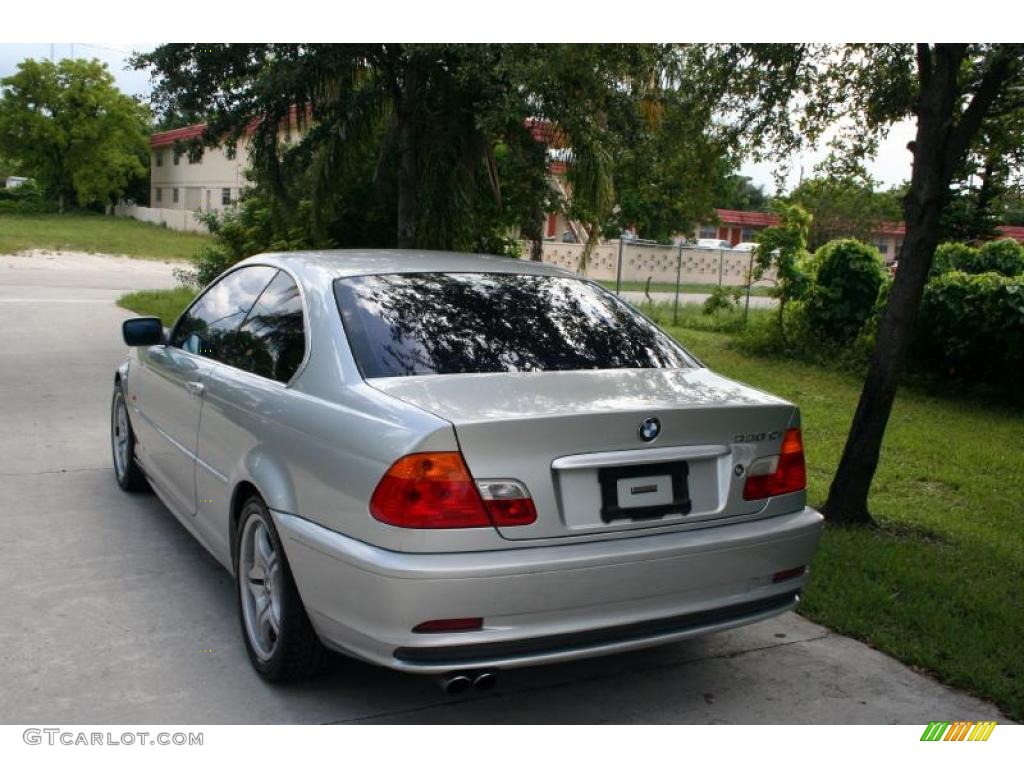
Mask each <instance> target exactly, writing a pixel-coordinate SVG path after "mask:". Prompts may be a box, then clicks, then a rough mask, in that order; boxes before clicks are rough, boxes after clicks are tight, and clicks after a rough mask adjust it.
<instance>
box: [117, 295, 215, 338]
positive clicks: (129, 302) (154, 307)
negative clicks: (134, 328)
mask: <svg viewBox="0 0 1024 768" xmlns="http://www.w3.org/2000/svg"><path fill="white" fill-rule="evenodd" d="M195 295H196V292H195V291H194V290H192V289H191V288H171V289H170V290H166V291H135V292H134V293H126V294H125V295H124V296H122V297H121V298H120V299H118V300H117V306H119V307H124V308H125V309H130V310H131V311H132V312H137V313H138V314H140V315H156V316H157V317H159V318H160V319H161V320H162V321H163V324H164V325H166V326H167V327H168V328H170V327H171V326H172V325H173V324H174V321H175V320H177V319H178V315H180V314H181V313H182V312H183V311H184V309H185V307H187V306H188V303H189V302H190V301H192V299H193V298H194V297H195Z"/></svg>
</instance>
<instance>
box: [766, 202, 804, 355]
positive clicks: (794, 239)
mask: <svg viewBox="0 0 1024 768" xmlns="http://www.w3.org/2000/svg"><path fill="white" fill-rule="evenodd" d="M774 208H775V212H776V213H777V214H778V216H779V223H778V224H776V225H774V226H771V227H766V228H765V229H762V230H761V231H760V232H759V233H758V234H757V237H756V240H757V250H755V251H754V256H755V260H754V279H755V280H760V279H762V278H763V277H764V275H765V273H766V272H767V271H768V270H769V269H771V268H772V267H774V268H775V287H774V289H773V294H774V295H775V297H776V298H778V300H779V314H778V322H779V335H780V336H781V337H782V338H783V339H785V337H786V328H785V325H784V323H783V320H784V318H785V313H786V305H787V304H788V303H789V302H791V301H793V300H795V299H800V298H802V297H803V296H804V294H805V293H806V291H807V286H808V279H807V274H806V273H805V272H804V271H803V269H802V268H801V265H802V264H803V263H804V262H805V261H806V260H807V257H808V255H809V254H808V252H807V232H808V229H809V228H810V225H811V215H810V214H809V213H808V212H807V211H805V210H804V209H803V208H801V207H800V206H799V205H795V204H792V203H784V202H781V201H777V202H776V203H775V206H774Z"/></svg>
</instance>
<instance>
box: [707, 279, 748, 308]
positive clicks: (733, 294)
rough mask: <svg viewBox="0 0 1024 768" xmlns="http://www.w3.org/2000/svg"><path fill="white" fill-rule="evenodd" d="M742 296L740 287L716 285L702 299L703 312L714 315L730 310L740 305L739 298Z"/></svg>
mask: <svg viewBox="0 0 1024 768" xmlns="http://www.w3.org/2000/svg"><path fill="white" fill-rule="evenodd" d="M742 298H743V289H742V288H738V287H735V286H728V285H716V286H715V287H714V288H712V289H711V293H710V294H709V295H708V297H707V298H706V299H705V300H704V304H703V308H704V314H705V315H714V314H716V313H718V312H732V311H734V310H735V309H736V308H737V307H738V306H739V305H740V299H742Z"/></svg>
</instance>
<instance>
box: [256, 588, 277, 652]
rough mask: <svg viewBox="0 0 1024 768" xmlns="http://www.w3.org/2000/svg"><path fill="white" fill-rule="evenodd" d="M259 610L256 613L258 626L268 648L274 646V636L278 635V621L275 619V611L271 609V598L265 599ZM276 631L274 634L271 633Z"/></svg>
mask: <svg viewBox="0 0 1024 768" xmlns="http://www.w3.org/2000/svg"><path fill="white" fill-rule="evenodd" d="M264 600H265V601H264V602H263V604H262V606H261V607H260V609H259V612H258V613H257V614H256V626H257V628H258V630H259V633H260V638H261V639H262V640H263V642H264V643H265V644H266V646H267V649H268V650H269V649H271V648H273V647H274V638H275V637H276V636H277V630H276V622H275V621H274V620H273V611H272V610H271V603H270V600H269V599H266V598H265V599H264ZM272 632H273V633H274V634H273V636H272V635H271V633H272Z"/></svg>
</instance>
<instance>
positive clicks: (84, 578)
mask: <svg viewBox="0 0 1024 768" xmlns="http://www.w3.org/2000/svg"><path fill="white" fill-rule="evenodd" d="M170 268H171V267H170V265H164V264H155V263H151V262H141V261H127V260H124V259H104V258H100V257H82V256H77V257H72V256H67V257H62V256H54V257H52V258H47V257H45V256H39V257H33V258H24V257H7V256H0V329H2V333H0V393H2V397H0V584H2V585H3V596H2V600H0V674H2V678H0V680H2V682H0V722H2V723H6V724H14V723H17V724H25V723H29V724H52V723H67V724H71V723H144V724H150V723H203V722H210V723H262V722H277V723H352V722H356V723H605V722H612V723H919V724H922V725H923V724H925V723H927V722H928V721H929V720H936V719H965V720H980V719H1001V718H999V713H998V712H997V710H996V709H995V708H993V707H992V706H991V705H988V704H986V703H983V702H979V701H977V700H976V699H973V698H971V697H969V696H967V695H964V694H962V693H958V692H955V691H952V690H950V689H948V688H946V687H944V686H942V685H940V684H938V683H936V682H934V681H932V680H930V679H929V678H927V677H924V676H922V675H919V674H917V673H915V672H913V671H911V670H909V669H907V668H906V667H904V666H902V665H901V664H899V663H897V662H895V661H893V660H892V659H890V658H888V657H886V656H884V655H883V654H881V653H878V652H876V651H873V650H871V649H870V648H868V647H866V646H864V645H862V644H860V643H857V642H855V641H853V640H850V639H847V638H845V637H842V636H839V635H836V634H833V633H831V632H829V631H828V630H826V629H824V628H822V627H819V626H817V625H815V624H812V623H810V622H808V621H805V620H803V619H801V618H799V617H798V616H795V615H787V616H784V617H782V618H778V619H774V620H772V621H768V622H763V623H761V624H759V625H755V626H751V627H746V628H742V629H738V630H734V631H731V632H727V633H723V634H720V635H717V636H713V637H708V638H701V639H696V640H691V641H688V642H682V643H677V644H675V645H671V646H667V647H664V648H661V649H658V650H653V651H643V652H637V653H631V654H625V655H619V656H613V657H607V658H604V659H599V660H591V661H585V662H576V663H571V664H562V665H557V666H551V667H543V668H535V669H530V670H518V671H511V672H508V673H506V674H505V675H504V677H503V678H502V681H501V684H500V687H499V689H498V690H497V691H496V692H494V693H492V694H488V695H485V696H475V697H470V698H466V699H458V700H451V699H448V698H446V697H445V695H444V694H442V693H441V691H440V689H439V688H438V687H437V686H435V685H434V683H433V681H432V680H431V679H429V678H423V677H417V676H410V675H402V674H399V673H394V672H390V671H386V670H382V669H376V668H371V667H368V666H366V665H363V664H360V663H357V662H353V661H349V660H346V659H342V658H338V659H337V660H336V661H335V663H334V664H333V668H332V670H331V671H330V673H329V674H328V675H326V676H325V677H323V678H321V679H318V680H316V681H312V682H307V683H303V684H298V685H292V686H289V687H274V686H270V685H267V684H265V683H263V682H261V681H260V680H259V679H258V678H257V677H256V675H255V674H254V673H253V672H252V671H251V670H250V667H249V664H248V660H247V659H246V656H245V652H244V649H243V647H242V641H241V638H240V635H239V632H240V630H239V628H238V621H237V618H236V615H235V604H234V592H233V586H232V581H231V578H230V577H229V576H228V574H227V573H226V572H225V571H223V570H222V569H221V568H220V566H219V565H218V564H217V563H215V562H214V560H213V559H212V558H211V557H210V556H209V555H208V554H207V553H206V551H205V550H204V549H203V548H202V547H201V546H200V545H199V544H198V543H196V542H195V541H194V540H193V539H192V538H191V537H190V536H189V535H188V534H187V533H186V532H185V531H184V529H183V528H181V526H180V525H179V524H178V523H177V521H176V520H175V519H174V518H173V517H172V516H171V514H170V513H169V512H167V511H166V510H165V509H164V508H163V507H162V506H161V505H160V503H159V502H158V501H157V500H156V499H155V498H154V497H152V496H148V495H126V494H124V493H122V492H121V491H120V490H118V488H117V486H116V485H115V483H114V479H113V476H112V472H111V469H110V449H109V442H108V412H109V411H108V409H109V400H110V393H111V381H112V377H113V371H114V368H115V366H116V364H117V362H118V361H119V359H120V358H121V357H122V355H123V348H122V347H121V342H120V338H119V337H120V331H119V325H120V321H121V320H122V319H123V318H124V317H126V316H127V314H128V313H126V312H124V311H123V310H120V309H118V308H117V307H116V306H114V303H113V302H114V300H115V299H116V298H117V296H118V295H120V293H122V292H123V291H124V290H128V289H132V288H150V287H161V286H168V285H171V284H172V280H171V277H170ZM1001 720H1002V719H1001Z"/></svg>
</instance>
